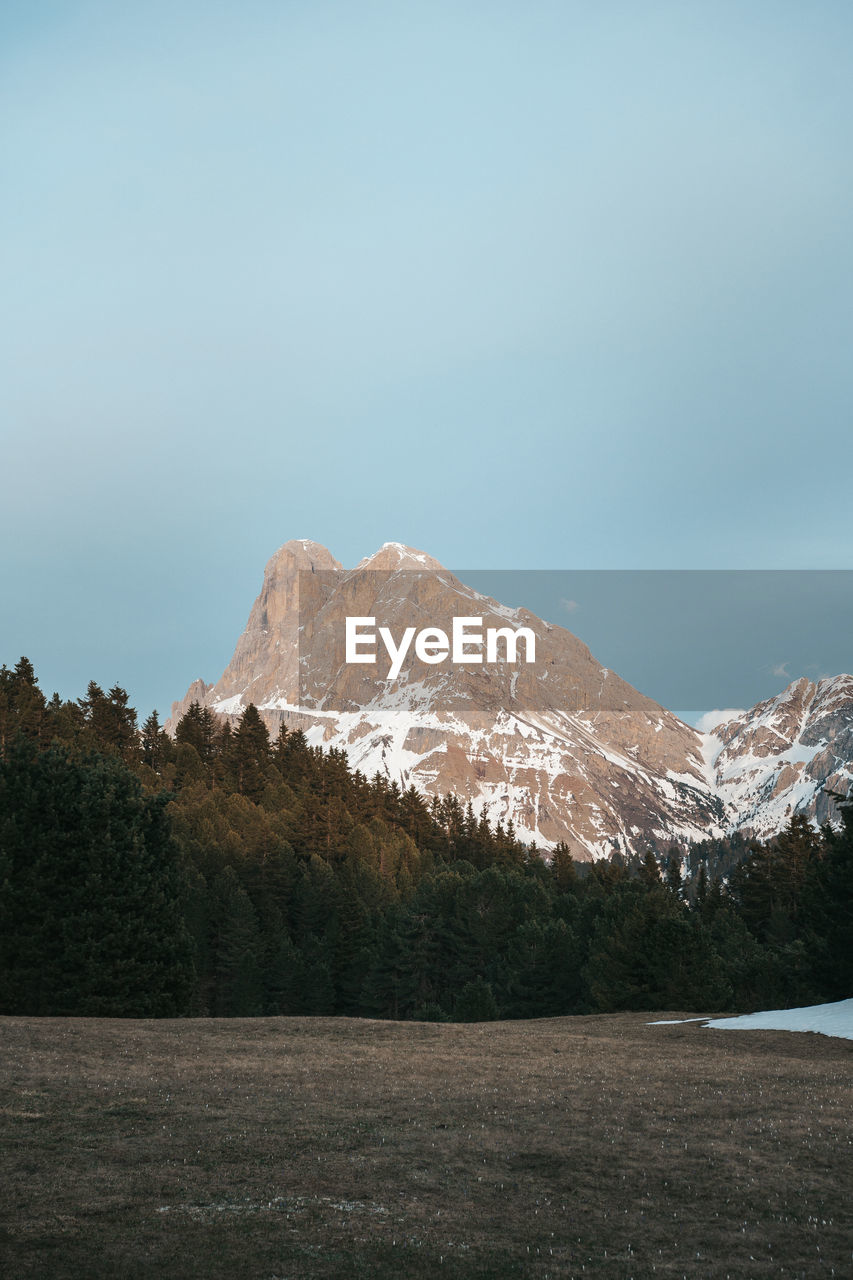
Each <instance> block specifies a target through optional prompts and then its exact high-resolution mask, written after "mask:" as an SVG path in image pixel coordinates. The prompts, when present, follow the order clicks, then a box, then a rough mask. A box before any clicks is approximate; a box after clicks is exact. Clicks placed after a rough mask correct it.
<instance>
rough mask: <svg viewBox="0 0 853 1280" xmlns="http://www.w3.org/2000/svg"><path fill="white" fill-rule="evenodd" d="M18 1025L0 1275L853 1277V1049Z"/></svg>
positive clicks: (711, 1036) (287, 1029)
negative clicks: (852, 1085) (852, 1083)
mask: <svg viewBox="0 0 853 1280" xmlns="http://www.w3.org/2000/svg"><path fill="white" fill-rule="evenodd" d="M665 1016H671V1017H678V1016H687V1015H686V1014H681V1015H680V1014H677V1013H673V1014H671V1015H665V1014H655V1015H651V1014H649V1015H645V1014H626V1015H615V1016H600V1017H590V1018H559V1019H554V1020H548V1021H540V1022H506V1023H480V1024H476V1025H436V1024H424V1023H390V1022H374V1021H368V1020H349V1019H343V1018H341V1019H323V1018H316V1019H315V1018H265V1019H260V1018H259V1019H252V1020H227V1021H214V1020H197V1021H165V1022H141V1021H117V1020H111V1021H106V1020H105V1021H99V1020H96V1019H86V1018H81V1019H62V1018H44V1019H39V1020H36V1019H26V1018H3V1019H0V1059H1V1061H0V1080H2V1129H1V1130H0V1132H2V1147H3V1164H4V1170H3V1184H4V1192H3V1195H2V1199H0V1215H2V1216H0V1274H2V1275H3V1276H4V1277H5V1278H6V1280H17V1277H30V1276H32V1277H36V1276H38V1277H51V1280H57V1278H61V1277H93V1278H98V1277H104V1278H106V1277H109V1278H110V1280H118V1278H120V1277H140V1276H155V1275H156V1276H161V1277H196V1276H198V1277H205V1278H209V1277H257V1278H258V1280H273V1278H280V1280H284V1277H288V1278H290V1277H294V1278H295V1277H315V1276H323V1277H328V1276H334V1277H338V1276H340V1277H371V1278H372V1277H392V1276H393V1277H401V1278H403V1277H405V1278H407V1280H408V1278H409V1277H426V1276H429V1277H431V1278H432V1280H435V1278H436V1277H443V1276H446V1277H454V1276H459V1277H462V1276H464V1277H469V1276H477V1277H483V1278H485V1277H504V1276H521V1277H528V1276H529V1277H541V1278H542V1280H544V1278H545V1277H549V1276H551V1277H571V1276H602V1277H619V1278H627V1277H645V1276H652V1275H656V1276H688V1277H691V1280H692V1278H693V1277H703V1278H707V1277H710V1278H715V1277H725V1276H731V1277H738V1280H740V1278H741V1277H749V1278H751V1277H760V1276H791V1277H795V1276H806V1277H812V1276H832V1275H835V1276H850V1275H853V1260H851V1250H853V1209H851V1185H853V1161H851V1154H853V1146H851V1124H850V1079H851V1066H853V1045H851V1043H850V1042H849V1041H843V1040H833V1039H829V1038H826V1037H823V1036H819V1035H807V1034H791V1033H787V1032H776V1031H750V1032H738V1033H730V1034H722V1033H721V1032H719V1031H710V1030H707V1029H705V1028H703V1027H701V1026H700V1025H697V1024H696V1023H684V1024H680V1025H672V1026H648V1025H646V1023H647V1021H648V1019H649V1018H651V1017H665Z"/></svg>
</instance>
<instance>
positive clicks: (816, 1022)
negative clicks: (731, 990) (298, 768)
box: [706, 1000, 853, 1040]
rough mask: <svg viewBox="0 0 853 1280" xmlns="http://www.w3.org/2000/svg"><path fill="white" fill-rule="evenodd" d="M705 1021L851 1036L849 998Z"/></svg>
mask: <svg viewBox="0 0 853 1280" xmlns="http://www.w3.org/2000/svg"><path fill="white" fill-rule="evenodd" d="M706 1025H707V1026H709V1027H720V1028H722V1029H724V1030H726V1031H741V1030H743V1031H758V1030H761V1031H817V1032H819V1034H820V1035H822V1036H837V1037H838V1038H839V1039H841V1040H853V1000H838V1001H836V1003H835V1004H813V1005H808V1006H806V1007H805V1008H803V1009H769V1010H766V1011H765V1012H763V1013H745V1014H743V1015H742V1016H741V1017H739V1018H712V1019H711V1021H710V1022H708V1023H707V1024H706Z"/></svg>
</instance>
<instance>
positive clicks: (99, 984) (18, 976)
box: [0, 738, 194, 1017]
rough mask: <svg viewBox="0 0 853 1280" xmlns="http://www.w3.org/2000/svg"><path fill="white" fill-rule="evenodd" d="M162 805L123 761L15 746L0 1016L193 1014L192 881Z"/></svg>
mask: <svg viewBox="0 0 853 1280" xmlns="http://www.w3.org/2000/svg"><path fill="white" fill-rule="evenodd" d="M165 801H166V797H163V796H159V797H158V796H149V795H145V794H144V793H143V791H142V787H141V785H140V783H139V782H138V781H137V779H136V778H135V777H134V776H133V774H131V773H130V772H129V770H128V769H127V768H126V766H125V765H124V764H123V763H122V762H121V761H120V760H119V759H118V757H116V756H100V755H95V754H81V753H79V752H75V751H74V750H73V749H69V748H67V747H64V746H61V745H59V744H56V745H54V746H52V747H50V748H49V749H47V750H44V751H41V752H40V751H38V749H37V748H36V746H35V744H34V743H33V742H31V741H30V740H28V739H23V738H19V739H18V740H17V742H16V743H14V744H13V745H12V746H11V747H10V748H9V749H8V750H7V753H6V759H5V760H4V761H3V762H2V764H0V867H2V871H0V1008H2V1010H3V1012H6V1013H23V1014H94V1015H98V1016H117V1017H122V1016H124V1017H144V1016H152V1015H153V1016H171V1015H175V1014H182V1013H185V1012H187V1011H188V1009H189V1006H190V999H191V991H192V985H193V978H194V974H193V958H192V947H191V943H190V939H189V934H188V932H187V929H186V926H185V923H184V906H185V899H186V891H187V881H186V875H185V872H184V868H183V864H182V861H181V859H180V855H179V852H178V850H177V848H176V845H175V843H174V841H173V840H172V838H171V835H170V831H169V824H168V820H167V817H166V813H165Z"/></svg>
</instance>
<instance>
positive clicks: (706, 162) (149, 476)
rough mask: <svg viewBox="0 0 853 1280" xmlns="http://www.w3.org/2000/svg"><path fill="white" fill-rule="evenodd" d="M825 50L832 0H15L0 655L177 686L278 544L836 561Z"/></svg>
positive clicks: (847, 121) (850, 30)
mask: <svg viewBox="0 0 853 1280" xmlns="http://www.w3.org/2000/svg"><path fill="white" fill-rule="evenodd" d="M851 58H853V6H851V5H850V4H849V3H848V2H847V0H839V2H837V3H835V2H829V0H813V2H811V3H809V4H805V3H802V2H800V0H797V2H796V3H789V2H786V0H764V2H759V0H753V2H750V0H736V2H732V3H726V2H725V0H723V2H720V0H715V2H714V3H712V2H711V0H704V2H703V3H690V2H689V0H672V2H671V3H652V2H646V0H630V2H626V3H608V2H607V0H602V2H601V3H591V2H587V3H572V2H571V0H561V2H559V3H558V2H555V3H544V2H537V0H526V2H525V3H524V4H519V3H516V2H515V0H513V3H500V0H492V2H490V3H488V4H487V3H477V2H473V0H472V2H466V0H455V2H454V3H443V2H442V0H431V2H430V3H429V4H421V3H406V2H405V0H395V2H394V3H359V2H358V0H348V2H347V3H319V4H318V3H316V0H314V2H304V3H300V2H294V3H285V2H283V0H279V2H278V3H272V2H271V0H268V2H264V0H249V2H248V3H241V4H240V5H236V4H233V5H228V4H215V3H205V4H201V3H196V2H194V0H189V2H186V3H181V4H178V5H175V4H173V3H169V4H166V3H159V2H158V0H154V2H153V3H146V4H145V5H122V4H115V3H89V2H87V0H79V2H78V3H73V2H70V0H69V2H65V3H63V2H61V0H56V2H54V3H50V2H48V0H26V2H24V0H21V2H20V3H16V0H6V3H5V4H4V5H2V7H0V190H2V199H0V272H2V275H0V287H2V298H3V307H2V319H0V326H2V328H1V329H0V351H2V357H1V358H2V370H0V432H2V456H3V460H4V463H5V466H4V471H5V483H4V486H3V503H2V509H0V537H2V548H3V552H2V568H0V599H2V610H0V661H6V662H9V663H11V662H14V661H15V660H16V659H17V658H18V656H19V655H20V654H21V653H27V654H28V655H29V656H30V657H31V658H32V659H33V661H34V662H35V663H36V666H37V670H38V671H39V673H40V675H41V678H42V683H43V685H44V686H45V687H46V688H47V689H48V690H49V691H50V690H52V689H53V688H58V689H59V690H60V692H62V693H63V694H64V695H67V696H77V695H79V694H80V693H82V692H83V689H84V687H85V683H86V681H87V680H88V679H89V678H95V679H98V680H99V681H100V682H101V683H104V684H110V683H112V682H113V681H119V682H121V683H123V684H124V685H126V687H127V688H128V689H129V690H130V692H131V694H132V696H133V697H134V698H135V700H136V701H137V703H138V705H139V706H140V708H141V710H143V712H147V710H148V709H150V707H151V706H153V705H157V706H158V707H159V709H160V710H161V711H166V710H168V705H169V702H170V701H171V699H172V698H174V697H178V696H180V695H181V694H183V692H184V691H185V689H186V686H187V684H188V683H189V681H190V679H192V678H193V677H194V676H196V675H202V676H203V677H204V678H206V679H208V680H210V679H215V678H216V677H217V676H218V675H219V674H220V672H221V670H222V668H223V666H224V664H225V662H226V661H227V659H228V657H229V656H230V652H231V649H232V647H233V643H234V641H235V640H236V637H237V634H238V633H239V631H240V629H241V628H242V626H243V624H244V622H245V618H246V616H247V614H248V610H249V606H250V605H251V602H252V599H253V598H254V596H255V594H256V592H257V590H258V587H259V585H260V579H261V574H262V570H263V565H264V562H265V561H266V559H267V558H268V557H269V555H271V554H272V552H273V551H274V550H275V549H276V547H277V546H279V545H280V544H281V543H282V542H284V541H286V540H287V539H288V538H290V537H313V538H316V539H317V540H318V541H321V542H324V543H326V545H328V546H329V547H330V549H331V550H332V551H333V552H334V554H335V555H336V556H337V557H338V558H339V559H340V560H341V561H343V563H344V564H352V563H355V561H357V560H358V559H359V558H360V557H361V556H363V555H364V554H366V553H368V552H370V551H373V550H375V549H376V547H377V546H378V545H379V544H381V543H382V542H384V541H386V540H400V541H404V542H408V543H411V544H413V545H415V546H419V547H422V548H424V549H426V550H428V551H429V552H431V553H432V554H433V555H435V556H437V557H438V558H439V559H440V560H442V561H443V562H445V563H447V564H450V565H481V566H483V567H484V568H485V567H489V568H512V569H522V568H523V569H542V568H547V569H565V568H580V569H588V568H746V567H751V568H755V567H759V568H782V569H795V568H823V569H825V568H850V567H851V566H853V526H851V520H850V506H851V503H850V492H851V474H853V468H851V463H853V447H852V446H851V439H853V431H851V407H853V360H851V349H853V234H851V228H853V77H851V75H850V66H851ZM649 692H652V691H651V690H649ZM725 699H726V692H725V690H722V691H721V695H720V700H721V701H723V702H724V701H725Z"/></svg>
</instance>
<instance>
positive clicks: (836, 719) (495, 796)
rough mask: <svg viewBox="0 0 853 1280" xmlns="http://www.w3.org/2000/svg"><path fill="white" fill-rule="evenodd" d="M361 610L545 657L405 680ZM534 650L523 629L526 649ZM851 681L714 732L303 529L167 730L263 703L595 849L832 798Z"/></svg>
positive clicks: (328, 742) (481, 805)
mask: <svg viewBox="0 0 853 1280" xmlns="http://www.w3.org/2000/svg"><path fill="white" fill-rule="evenodd" d="M348 617H349V618H362V619H364V618H371V619H374V620H375V623H374V625H373V627H372V630H373V631H374V632H378V629H379V628H380V627H383V626H384V627H386V628H387V632H388V635H389V637H390V638H391V639H392V643H393V644H399V643H400V640H401V638H402V636H403V633H404V631H405V629H406V628H407V627H409V628H411V629H412V630H413V631H419V630H421V629H422V628H424V627H431V628H436V627H437V628H440V629H442V630H443V631H445V632H446V633H447V634H448V636H449V635H450V633H451V631H452V626H453V622H452V620H453V619H454V618H459V617H469V618H470V617H475V618H477V619H480V620H482V624H481V625H482V629H483V630H484V631H485V630H486V629H488V628H490V627H491V628H495V629H499V628H505V629H506V628H509V629H510V630H516V629H519V628H526V629H527V630H528V632H529V633H530V634H531V635H532V637H533V638H534V642H535V661H534V662H532V663H526V662H524V661H516V662H510V661H508V660H507V658H508V657H509V655H508V654H506V653H504V652H503V649H500V650H499V656H501V657H502V658H503V660H502V661H497V662H492V663H486V662H483V663H482V664H481V665H473V664H472V665H452V664H451V663H449V662H448V661H443V662H437V661H435V660H433V661H432V662H430V661H427V660H421V659H420V658H419V657H418V655H417V654H413V653H411V652H410V653H409V654H408V655H407V657H406V660H405V661H404V662H403V664H402V669H401V671H400V673H399V676H398V677H397V678H396V679H395V680H389V679H388V678H387V677H388V675H389V670H388V668H389V665H390V658H389V656H388V654H387V653H386V652H385V650H384V649H383V647H382V644H381V643H380V641H379V638H378V636H377V641H376V657H377V661H376V662H375V663H373V664H368V663H357V664H356V663H353V662H347V661H346V619H347V618H348ZM364 629H365V630H371V628H369V627H367V626H366V625H365V628H364ZM524 651H525V645H524V642H523V641H520V642H519V655H517V656H519V657H520V656H521V655H522V654H523V653H524ZM839 679H840V680H841V681H842V684H840V685H838V687H837V688H836V689H835V691H834V692H832V691H831V690H830V689H829V688H826V689H824V688H823V686H824V685H827V686H829V685H831V684H832V683H833V682H827V681H823V682H821V684H820V685H819V686H808V688H809V689H811V690H814V691H815V692H814V693H813V694H809V695H808V696H807V695H806V692H805V690H803V692H802V696H801V697H800V698H799V701H798V700H797V698H796V697H795V698H792V699H791V700H790V702H791V705H790V707H788V709H787V710H785V707H787V703H783V702H781V701H780V699H777V700H776V701H775V702H774V703H773V704H772V705H771V704H769V703H768V704H762V706H761V707H756V708H754V709H753V711H752V712H745V713H743V714H742V715H741V716H739V717H737V718H735V719H732V720H731V721H729V722H728V723H726V724H723V725H720V726H718V727H717V728H716V729H715V731H714V733H713V734H701V733H699V732H698V731H697V730H695V729H693V728H691V727H690V726H689V725H686V724H685V723H684V722H683V721H681V720H679V719H678V718H677V717H676V716H674V715H673V714H672V713H671V712H669V711H667V710H666V709H665V708H664V707H662V706H660V705H659V704H658V703H656V702H654V701H653V700H652V699H651V698H647V697H646V696H644V695H643V694H641V693H639V692H638V691H637V690H636V689H634V688H633V687H632V686H631V685H629V684H627V683H626V682H625V681H624V680H622V679H620V677H619V676H618V675H616V674H615V673H614V672H612V671H610V670H608V669H607V668H606V667H604V666H602V665H601V664H600V663H599V662H597V661H596V659H595V658H594V657H593V655H592V654H591V653H590V651H589V649H588V648H587V647H586V645H584V644H583V642H582V641H581V640H579V639H578V638H577V637H576V636H574V635H573V634H572V633H571V632H569V631H567V630H565V629H564V628H562V627H558V626H554V625H552V624H551V623H548V622H544V621H543V620H542V619H540V618H537V617H536V616H535V615H534V614H532V613H530V612H529V611H528V610H526V609H511V608H508V607H506V606H505V605H502V604H500V603H498V601H496V600H493V599H491V598H489V597H485V596H483V595H481V594H479V593H478V592H476V591H474V590H472V589H471V588H470V587H467V586H465V585H464V584H463V583H461V582H460V581H459V580H458V579H457V578H455V577H454V576H453V575H452V574H451V573H450V572H449V571H448V570H446V569H445V568H444V567H443V566H442V565H441V564H439V562H438V561H437V560H434V559H433V558H432V557H431V556H428V555H426V554H425V553H424V552H421V551H416V550H414V549H412V548H411V547H406V546H403V545H402V544H400V543H386V544H385V545H384V546H383V547H381V548H380V550H379V551H377V552H375V553H374V554H373V555H372V556H368V557H366V558H365V559H364V560H362V561H361V562H360V563H359V564H358V565H356V566H355V568H354V569H349V570H347V569H344V568H342V566H341V565H340V563H339V562H338V561H337V560H336V559H335V558H334V556H332V554H331V553H330V552H329V551H328V550H327V549H326V548H325V547H323V546H321V545H320V544H319V543H316V542H312V541H309V540H304V539H300V540H295V541H291V542H287V543H285V545H284V546H283V547H281V548H280V549H279V550H278V551H277V552H276V553H275V555H274V556H273V557H272V559H271V560H270V561H269V563H268V564H267V567H266V571H265V573H264V580H263V585H262V588H261V592H260V594H259V596H258V598H257V600H256V601H255V603H254V605H253V607H252V611H251V613H250V615H249V620H248V623H247V625H246V629H245V631H244V632H243V634H242V636H241V637H240V639H239V640H238V642H237V646H236V649H235V651H234V656H233V657H232V659H231V661H230V663H229V664H228V666H227V667H226V669H225V671H224V672H223V674H222V676H221V677H220V679H219V680H218V681H217V682H216V683H215V684H213V685H207V684H205V683H204V682H203V681H201V680H198V681H196V682H195V683H194V684H192V685H191V686H190V688H189V690H188V691H187V694H186V695H185V697H184V698H183V699H182V700H181V701H180V702H176V703H175V704H174V705H173V708H172V717H171V720H170V722H169V724H168V725H167V727H173V726H174V725H175V724H176V723H177V721H178V720H179V719H180V717H181V716H182V715H183V714H184V713H185V711H186V710H187V708H188V707H189V705H190V703H191V702H193V701H196V702H199V703H200V704H202V705H204V706H208V707H210V708H211V709H212V710H213V711H214V712H216V713H217V714H218V715H220V716H225V717H228V718H230V719H231V720H236V719H237V718H238V717H239V716H240V714H241V713H242V710H243V709H244V708H245V707H246V706H247V705H248V704H249V703H254V704H255V705H256V706H257V707H258V709H259V711H260V712H261V714H262V716H263V718H264V720H265V722H266V724H267V726H268V728H269V729H270V731H271V732H272V733H273V734H275V733H276V732H277V731H278V727H279V725H280V724H282V723H283V724H284V725H286V726H287V727H288V728H289V729H296V728H299V729H302V730H303V731H304V732H305V734H306V736H307V738H308V740H309V742H311V743H313V744H320V745H322V746H323V747H325V748H330V747H337V748H342V749H344V750H345V751H346V752H347V755H348V757H349V760H350V764H351V766H352V767H353V768H357V769H360V770H361V771H362V772H363V773H365V774H366V775H367V776H369V777H370V776H373V774H375V773H377V772H380V773H384V774H386V775H387V776H388V777H389V778H390V779H393V780H394V781H396V782H397V783H398V784H399V785H400V786H401V787H402V788H403V789H406V788H407V787H409V786H414V787H415V788H416V789H417V790H419V791H422V792H425V793H437V794H440V795H443V794H445V793H447V792H453V793H455V794H456V795H458V796H459V797H460V798H461V799H462V800H463V802H464V801H466V800H471V801H472V803H473V804H474V807H475V809H476V810H477V811H478V812H479V811H480V810H481V809H485V810H486V811H487V812H488V815H489V817H490V819H491V821H492V822H496V821H498V820H500V821H502V822H504V823H507V822H508V821H510V820H512V822H513V823H514V825H515V828H516V831H517V832H518V834H519V835H520V836H522V838H525V839H529V840H535V841H536V842H537V843H538V844H542V845H546V846H552V845H553V844H555V843H556V842H557V841H560V840H563V841H565V842H566V843H567V844H568V845H569V847H570V849H571V850H572V852H573V854H574V855H575V856H576V857H579V858H589V857H595V856H600V855H603V854H606V853H609V852H612V851H613V850H614V849H615V848H620V849H621V850H622V851H623V852H628V851H635V850H637V849H640V848H642V847H644V845H646V844H647V842H648V841H649V840H650V839H653V840H656V841H658V842H662V841H667V840H672V839H681V840H700V839H704V838H707V837H708V836H716V835H722V834H723V833H724V832H726V831H729V830H732V829H739V828H744V827H745V826H747V825H748V824H749V823H753V824H754V827H755V830H756V831H758V830H760V829H762V828H761V825H760V824H762V823H764V822H765V814H766V815H768V816H767V817H766V821H767V822H772V823H775V824H776V825H775V826H774V829H776V828H777V827H778V826H780V825H784V820H785V819H784V816H781V815H784V814H785V813H788V812H789V811H793V809H794V808H797V807H798V806H801V805H802V803H803V802H805V803H811V804H812V806H813V807H814V805H815V804H817V805H818V806H820V805H821V804H822V803H825V797H824V796H823V795H822V793H821V796H820V799H816V795H817V787H818V786H819V783H820V782H821V781H823V780H824V779H825V778H836V777H837V778H839V779H840V778H841V776H842V775H841V774H840V773H839V764H838V761H849V760H851V759H853V745H852V744H851V742H850V734H851V715H850V713H851V708H853V687H850V686H848V685H845V684H843V681H845V680H847V681H849V680H850V678H849V677H840V678H839ZM799 683H800V684H803V683H805V684H807V683H808V682H799ZM850 685H851V686H853V681H851V682H850ZM794 688H796V686H792V689H794ZM818 690H820V693H819V694H818ZM787 692H790V691H787ZM781 698H782V699H784V698H785V695H781ZM777 703H778V704H779V706H776V704H777ZM762 707H763V708H764V710H762ZM797 707H799V713H798V712H797V711H796V708H797ZM845 707H846V710H845ZM774 708H775V709H774ZM798 715H799V718H797V717H798ZM821 734H822V735H823V737H821ZM827 734H831V736H832V743H833V744H834V745H832V746H830V745H829V740H828V738H826V735H827ZM804 735H805V736H804ZM845 735H846V736H845ZM824 739H826V741H824ZM821 743H823V745H821ZM813 748H814V750H813ZM809 752H811V753H812V754H811V755H808V753H809ZM845 752H846V754H845ZM774 753H775V754H774ZM837 753H840V754H837ZM807 756H808V758H806V757H807ZM798 787H799V788H800V790H798V789H797V788H798ZM771 802H772V803H771ZM768 804H770V805H771V807H770V808H767V807H766V806H767V805H768ZM777 816H781V821H779V822H777V821H776V818H777Z"/></svg>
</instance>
